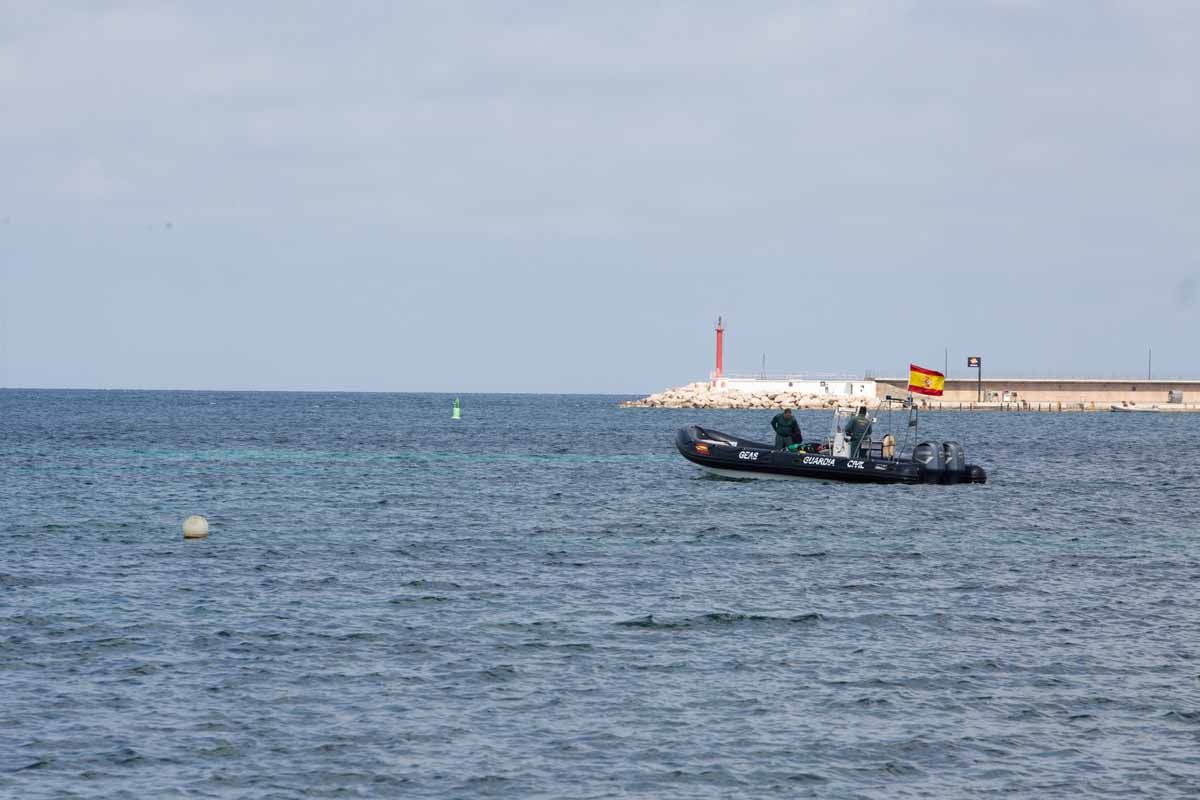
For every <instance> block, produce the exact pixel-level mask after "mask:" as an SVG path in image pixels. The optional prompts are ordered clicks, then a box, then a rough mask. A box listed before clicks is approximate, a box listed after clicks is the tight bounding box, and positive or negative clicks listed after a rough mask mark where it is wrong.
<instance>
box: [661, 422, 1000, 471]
mask: <svg viewBox="0 0 1200 800" xmlns="http://www.w3.org/2000/svg"><path fill="white" fill-rule="evenodd" d="M675 447H676V448H677V449H678V450H679V453H680V455H682V456H683V457H684V458H686V459H687V460H688V461H691V462H692V463H693V464H697V465H699V466H701V467H703V468H704V469H706V470H708V471H709V472H712V473H715V474H717V475H720V476H723V477H727V478H785V479H787V478H812V479H816V480H824V481H847V482H851V483H985V482H986V481H987V474H986V473H985V472H984V471H983V468H982V467H977V466H975V465H974V464H968V463H966V454H965V453H964V452H963V448H962V446H961V445H959V444H958V443H957V442H921V443H920V444H918V445H916V446H915V447H914V448H913V450H912V453H911V455H909V456H907V457H903V458H898V457H896V455H897V454H896V453H895V452H894V450H893V451H891V452H888V450H887V449H886V448H884V447H880V443H878V442H876V443H874V446H872V447H869V448H864V451H863V452H862V453H861V454H858V457H855V458H848V457H845V456H835V455H833V453H832V450H829V449H822V450H820V451H817V452H791V451H789V450H776V449H775V448H774V447H773V446H771V445H769V444H765V443H763V442H754V441H750V440H748V439H742V438H739V437H736V436H730V435H729V434H725V433H721V432H719V431H714V430H711V429H708V428H701V427H700V426H699V425H689V426H688V427H686V428H681V429H680V431H679V433H677V434H676V435H675ZM885 453H886V454H887V455H889V456H891V457H889V458H885V457H884V455H885Z"/></svg>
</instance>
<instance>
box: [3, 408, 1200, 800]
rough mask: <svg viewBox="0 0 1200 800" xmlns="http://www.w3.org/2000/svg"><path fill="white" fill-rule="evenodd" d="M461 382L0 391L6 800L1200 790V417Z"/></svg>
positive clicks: (1184, 793) (1051, 794) (1039, 794)
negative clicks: (773, 427) (656, 404)
mask: <svg viewBox="0 0 1200 800" xmlns="http://www.w3.org/2000/svg"><path fill="white" fill-rule="evenodd" d="M461 399H462V410H463V414H462V419H461V420H459V421H452V420H451V418H450V417H451V406H452V402H453V396H451V395H445V394H318V393H294V394H291V393H248V392H122V391H24V390H5V391H0V797H6V798H9V797H11V798H72V797H80V798H99V797H105V798H107V797H113V798H149V797H153V798H174V797H181V798H182V797H186V798H208V797H237V798H291V797H329V798H346V797H369V798H375V797H402V798H571V799H572V800H583V799H584V798H625V797H634V798H640V797H646V798H742V797H746V798H770V797H819V798H926V797H933V798H941V797H949V798H961V797H1004V798H1055V797H1120V798H1133V797H1149V798H1172V797H1180V798H1183V797H1188V798H1194V797H1196V796H1198V795H1200V520H1198V517H1200V458H1198V457H1197V455H1196V450H1197V444H1196V443H1197V439H1198V438H1200V416H1195V415H1189V414H1111V413H1075V414H1071V413H1062V414H1046V413H1042V414H1038V413H969V412H963V413H958V412H930V413H926V414H924V415H923V416H922V418H921V427H920V430H919V433H920V435H921V436H922V437H927V438H931V439H954V440H958V441H960V442H962V443H963V444H964V445H965V447H966V451H967V457H968V461H969V462H971V463H975V464H979V465H980V466H982V467H984V469H986V470H987V473H988V476H989V480H988V482H987V483H986V484H984V485H967V486H856V485H841V484H836V483H820V482H810V481H796V482H790V481H789V482H784V481H728V480H721V479H715V478H711V477H706V476H705V475H704V474H703V473H702V472H701V471H700V470H699V469H698V468H696V467H695V466H693V465H691V464H689V463H687V462H685V461H684V460H683V459H682V458H680V457H679V456H678V455H677V454H676V453H675V451H674V447H673V437H674V434H675V432H676V430H677V429H678V428H679V427H681V426H683V425H686V424H689V423H700V424H704V425H706V426H709V427H713V428H716V429H718V430H722V431H727V432H730V433H735V434H738V435H742V436H748V437H753V436H757V437H759V438H764V439H765V438H768V435H769V434H770V428H769V420H770V417H771V413H770V412H762V411H712V410H665V409H623V408H620V407H619V403H620V401H621V400H623V399H625V398H622V397H616V396H577V395H562V396H554V395H496V394H492V395H486V394H478V395H463V396H462V397H461ZM797 417H798V419H799V421H800V424H801V427H802V429H803V430H804V433H805V436H806V438H811V437H818V436H822V435H825V434H826V433H827V432H828V428H829V425H830V418H829V416H828V415H827V414H825V413H822V412H816V411H801V412H799V413H798V414H797ZM898 421H899V422H900V427H901V433H903V432H904V431H905V430H906V429H905V428H903V420H898ZM886 422H887V419H886V415H885V416H884V417H882V418H881V420H880V423H879V424H878V426H877V430H879V429H880V427H882V426H885V425H886ZM191 514H201V515H204V516H205V517H207V519H208V520H209V524H210V530H211V533H210V536H209V537H208V538H207V539H202V540H189V541H185V540H184V539H183V537H182V528H181V525H182V522H183V520H184V518H185V517H187V516H188V515H191Z"/></svg>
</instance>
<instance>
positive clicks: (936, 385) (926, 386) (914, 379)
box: [908, 364, 946, 397]
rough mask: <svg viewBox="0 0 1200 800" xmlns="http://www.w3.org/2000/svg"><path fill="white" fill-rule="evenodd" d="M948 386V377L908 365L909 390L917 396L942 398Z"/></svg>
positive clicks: (914, 365)
mask: <svg viewBox="0 0 1200 800" xmlns="http://www.w3.org/2000/svg"><path fill="white" fill-rule="evenodd" d="M945 386H946V376H945V375H943V374H942V373H940V372H935V371H934V370H931V369H925V368H924V367H918V366H917V365H916V364H909V365H908V390H909V391H910V392H916V393H917V394H929V395H933V396H934V397H941V396H942V389H944V388H945Z"/></svg>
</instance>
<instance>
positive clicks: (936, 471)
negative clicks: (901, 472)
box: [912, 442, 946, 483]
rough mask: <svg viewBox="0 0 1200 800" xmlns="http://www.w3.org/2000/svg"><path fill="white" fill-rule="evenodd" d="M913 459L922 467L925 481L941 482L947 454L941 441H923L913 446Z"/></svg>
mask: <svg viewBox="0 0 1200 800" xmlns="http://www.w3.org/2000/svg"><path fill="white" fill-rule="evenodd" d="M912 460H913V462H914V463H916V464H918V465H919V466H920V467H921V476H922V478H923V479H924V481H925V483H941V482H942V475H943V474H944V473H945V471H946V456H945V451H944V450H943V448H942V443H941V442H921V443H920V444H919V445H917V446H916V447H914V448H913V454H912Z"/></svg>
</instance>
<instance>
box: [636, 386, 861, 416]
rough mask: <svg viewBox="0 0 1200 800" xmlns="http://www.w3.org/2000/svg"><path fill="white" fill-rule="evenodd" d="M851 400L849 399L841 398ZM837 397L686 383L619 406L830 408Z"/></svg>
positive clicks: (835, 402)
mask: <svg viewBox="0 0 1200 800" xmlns="http://www.w3.org/2000/svg"><path fill="white" fill-rule="evenodd" d="M841 400H843V401H845V402H852V401H850V399H849V398H841ZM837 404H838V398H834V397H828V396H824V397H822V396H820V395H815V394H802V393H800V392H754V393H751V392H742V391H738V390H737V389H725V390H722V391H714V390H713V389H711V388H710V387H709V385H708V384H707V383H703V382H698V383H689V384H688V385H687V386H679V387H677V388H674V389H667V390H665V391H662V392H659V393H658V394H652V395H650V396H649V397H643V398H642V399H641V400H629V401H626V402H624V403H622V404H621V406H622V407H623V408H754V409H764V410H765V409H772V408H833V407H835V406H837Z"/></svg>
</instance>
